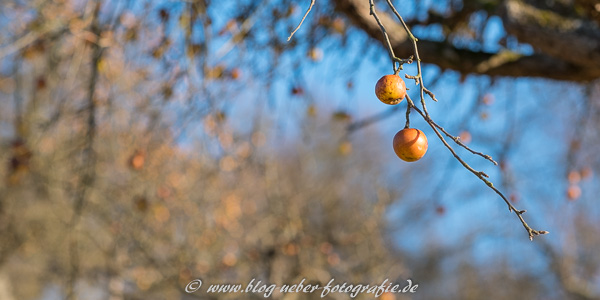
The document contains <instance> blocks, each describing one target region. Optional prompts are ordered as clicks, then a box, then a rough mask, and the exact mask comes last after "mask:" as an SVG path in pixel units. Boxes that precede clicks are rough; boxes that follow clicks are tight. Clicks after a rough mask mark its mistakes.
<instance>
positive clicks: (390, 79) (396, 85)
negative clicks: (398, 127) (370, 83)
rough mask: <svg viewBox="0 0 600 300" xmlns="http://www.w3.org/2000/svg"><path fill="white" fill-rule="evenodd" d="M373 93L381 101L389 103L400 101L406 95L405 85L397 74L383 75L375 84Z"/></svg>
mask: <svg viewBox="0 0 600 300" xmlns="http://www.w3.org/2000/svg"><path fill="white" fill-rule="evenodd" d="M375 95H377V98H379V100H381V102H383V103H385V104H389V105H395V104H398V103H400V101H402V99H404V97H405V96H406V85H405V84H404V80H402V78H400V76H398V75H385V76H383V77H381V78H380V79H379V80H378V81H377V84H376V85H375Z"/></svg>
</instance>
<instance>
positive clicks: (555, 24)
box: [502, 0, 600, 69]
mask: <svg viewBox="0 0 600 300" xmlns="http://www.w3.org/2000/svg"><path fill="white" fill-rule="evenodd" d="M502 20H503V23H504V28H505V29H506V31H507V32H508V33H509V34H511V35H513V36H515V37H516V38H517V39H519V41H521V42H523V43H527V44H529V45H531V46H533V47H534V48H535V49H536V50H538V51H539V52H541V53H545V54H547V55H550V56H552V57H554V58H555V59H557V60H564V61H567V62H571V63H574V64H577V65H579V66H587V67H589V68H594V69H600V31H599V30H598V26H597V25H596V24H595V23H594V22H592V21H587V20H585V19H580V18H578V19H574V18H568V17H563V16H561V15H559V14H557V13H555V12H553V11H550V10H545V9H538V8H536V7H534V6H532V5H529V4H526V3H524V2H521V1H515V0H511V1H506V2H505V5H504V7H503V9H502Z"/></svg>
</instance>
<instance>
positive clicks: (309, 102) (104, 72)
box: [0, 0, 600, 300]
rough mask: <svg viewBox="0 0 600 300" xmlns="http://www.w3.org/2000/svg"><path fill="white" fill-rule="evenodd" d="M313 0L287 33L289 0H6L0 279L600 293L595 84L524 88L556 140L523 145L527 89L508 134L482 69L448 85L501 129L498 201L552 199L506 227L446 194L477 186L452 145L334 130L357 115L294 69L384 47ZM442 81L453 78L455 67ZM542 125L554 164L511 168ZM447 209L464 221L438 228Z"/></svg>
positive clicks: (0, 88) (479, 138) (176, 293)
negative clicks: (533, 227) (409, 158)
mask: <svg viewBox="0 0 600 300" xmlns="http://www.w3.org/2000/svg"><path fill="white" fill-rule="evenodd" d="M318 2H319V3H318V5H316V6H315V8H314V10H313V12H312V13H311V16H310V18H308V19H307V21H306V23H305V25H304V26H305V27H303V28H302V29H301V30H300V31H299V32H298V34H297V35H296V36H295V37H294V39H293V40H292V42H290V43H286V42H285V40H286V38H287V36H288V35H289V32H290V31H291V30H292V29H293V28H294V27H295V25H296V24H297V21H298V19H299V17H300V15H301V14H302V10H303V9H304V8H303V7H299V6H298V5H299V4H298V3H296V2H293V1H288V0H280V1H243V0H240V1H220V2H219V1H189V2H183V1H182V2H178V1H79V0H53V1H14V2H10V3H3V5H2V6H1V7H0V26H1V27H2V29H3V30H2V31H0V45H2V47H1V48H0V147H1V148H0V161H1V162H2V163H3V165H1V166H0V178H1V179H2V180H1V181H0V232H1V234H0V298H1V299H7V300H10V299H40V298H41V299H46V298H44V297H51V295H52V293H55V294H57V295H59V296H58V297H59V298H67V299H107V298H108V299H188V298H190V297H193V296H194V295H188V294H186V293H185V291H184V287H185V285H186V284H187V283H188V282H189V281H190V280H192V279H195V278H202V279H203V280H204V281H205V282H206V284H209V283H247V282H249V281H250V280H251V279H252V278H258V279H260V280H262V281H264V282H269V283H275V284H279V285H281V284H286V283H294V282H299V281H300V280H301V279H302V278H306V279H307V280H309V281H311V282H317V283H320V284H321V285H323V284H326V283H327V282H328V281H329V280H330V279H332V278H335V279H336V281H340V282H342V281H347V282H352V283H376V282H381V281H383V279H386V278H387V279H390V280H393V281H396V282H403V281H404V280H405V279H406V278H412V279H413V281H415V282H417V283H419V285H420V288H419V290H418V292H417V294H414V295H397V296H396V298H397V299H402V297H414V298H420V299H432V298H448V299H481V298H484V297H485V298H489V299H507V298H517V297H519V298H528V299H529V298H541V297H545V298H548V299H564V298H573V299H593V298H594V297H597V296H598V294H599V293H600V291H599V290H598V288H597V284H598V278H599V277H598V276H599V274H600V273H599V272H600V270H599V267H600V261H599V257H598V256H597V251H598V250H599V244H600V241H599V240H598V236H600V235H599V234H598V233H599V232H600V228H599V227H598V220H599V219H600V218H599V215H598V211H597V203H595V202H593V201H595V200H596V199H595V198H594V197H593V191H597V187H598V184H597V183H598V179H597V176H595V175H594V172H597V170H598V164H599V162H598V156H597V154H596V153H595V151H594V150H593V149H597V145H599V144H600V141H599V140H598V137H597V135H595V128H597V126H598V122H599V120H600V118H599V116H600V114H599V113H598V112H599V111H600V110H599V107H600V105H599V103H600V102H598V95H599V94H600V92H599V91H598V87H597V85H595V86H594V85H589V86H587V90H586V93H583V95H582V98H585V101H584V102H581V101H576V100H579V99H576V100H572V101H571V102H568V103H567V102H566V101H565V102H564V103H567V104H564V105H566V106H567V107H568V108H569V109H565V108H564V107H562V106H560V105H561V103H563V102H559V101H558V100H556V103H558V104H557V105H548V108H539V109H540V110H542V109H547V110H544V112H546V113H547V112H548V110H549V111H551V112H552V113H555V114H556V120H558V121H560V122H557V123H560V124H566V125H561V126H562V127H560V129H561V130H563V131H564V132H560V133H556V131H554V130H553V128H552V127H550V125H545V124H546V123H540V122H539V121H538V123H535V124H536V125H535V127H534V126H531V128H528V129H527V130H530V131H529V132H533V133H535V134H537V135H538V136H543V135H544V132H546V131H550V133H549V135H550V136H551V137H552V138H554V139H552V140H551V139H546V140H543V141H542V142H539V141H538V142H537V144H536V143H534V144H531V143H522V142H521V139H525V138H523V137H522V136H519V135H518V134H517V133H519V132H524V131H525V130H524V128H527V126H528V125H529V124H534V122H536V120H535V119H534V118H532V117H531V112H532V111H533V110H532V109H525V111H526V114H519V115H518V119H517V118H516V117H515V119H514V120H512V119H511V120H512V122H511V123H510V124H512V125H511V127H508V128H505V127H503V126H500V127H502V128H501V132H503V133H505V135H506V136H507V137H506V138H505V139H504V138H502V139H499V138H498V135H494V134H493V133H490V132H481V131H482V130H479V129H482V128H484V129H488V128H491V127H493V128H496V129H497V127H498V126H495V127H494V126H493V125H481V124H483V123H485V122H490V123H491V122H493V121H494V120H497V119H494V118H493V117H494V116H497V115H504V114H506V115H510V116H512V114H513V112H514V110H513V109H514V107H513V106H511V105H510V104H511V102H513V101H514V100H515V99H514V97H515V96H514V95H508V96H507V95H504V97H503V98H502V99H496V102H497V104H498V102H499V103H508V105H506V106H507V108H506V109H502V108H498V106H494V107H492V105H493V104H494V98H493V97H492V96H491V94H490V93H489V92H486V90H487V89H492V88H493V83H492V82H491V80H488V78H484V79H482V80H481V81H479V80H476V81H475V83H473V82H469V81H467V82H466V83H465V84H464V86H466V87H468V88H471V89H477V88H478V85H481V86H483V88H481V89H480V92H479V94H478V95H476V96H475V97H473V98H474V99H475V101H474V103H475V104H474V106H473V108H472V110H470V111H468V113H467V116H468V117H469V118H468V119H467V118H465V121H464V122H463V121H462V119H461V120H460V122H462V123H461V124H459V122H457V121H456V120H458V119H459V118H453V119H450V118H449V119H447V121H448V122H446V123H444V124H448V123H452V124H453V126H452V127H453V128H457V129H460V130H461V131H456V132H457V133H458V132H462V133H461V134H460V135H461V137H462V138H463V140H467V137H468V139H469V140H470V142H471V143H477V142H478V143H480V144H485V145H488V146H489V145H491V146H489V147H490V148H493V149H495V150H494V153H495V154H499V155H495V157H498V156H499V157H498V158H500V159H499V161H501V162H502V168H501V169H500V171H499V174H498V177H500V178H502V181H503V182H502V185H503V186H504V187H505V188H507V189H508V190H510V191H511V192H512V193H513V197H511V199H513V200H514V201H523V202H525V201H531V202H527V203H533V204H529V205H530V206H532V207H531V210H534V208H535V210H537V211H538V212H537V214H538V217H537V218H536V219H535V220H536V221H538V222H551V221H544V220H553V218H557V223H554V224H553V227H554V228H553V229H550V231H551V232H552V234H553V236H551V237H550V238H548V239H547V240H546V241H545V240H541V241H536V244H526V246H522V245H520V244H516V242H513V241H515V240H517V239H522V237H521V235H520V233H521V232H518V233H516V232H517V231H519V230H520V228H516V227H517V226H514V227H512V225H515V224H513V222H512V221H514V220H512V219H511V220H509V221H510V222H509V221H506V222H502V221H501V220H503V219H501V218H500V217H498V218H494V219H492V220H490V218H489V215H488V214H487V211H486V213H484V212H483V211H484V210H479V211H477V210H475V211H474V210H467V209H465V208H464V205H466V204H464V203H461V202H459V201H456V197H453V195H452V192H451V191H459V190H460V191H464V190H470V191H471V192H470V194H466V195H464V194H463V195H460V197H458V198H461V199H462V198H471V199H476V200H478V201H479V200H482V198H481V197H479V196H478V195H474V194H473V193H479V190H476V189H474V188H472V187H471V186H470V183H469V182H470V181H468V180H463V178H462V177H460V176H454V175H453V170H454V169H455V168H453V167H454V166H453V165H450V167H448V168H444V166H445V165H444V159H445V158H447V157H446V155H447V153H446V152H443V151H441V150H440V151H438V152H435V148H434V149H432V150H431V152H430V153H429V155H430V156H432V157H433V159H432V160H431V161H429V162H422V163H421V164H419V165H410V166H409V167H400V166H401V165H400V164H392V163H391V162H390V159H392V157H391V156H389V155H387V154H386V153H387V152H386V151H384V150H382V149H387V150H389V149H388V148H389V147H388V146H390V145H389V144H390V142H389V141H386V140H384V139H383V135H384V134H383V133H381V132H380V131H379V129H380V128H376V127H367V128H363V129H361V130H360V131H358V132H356V133H354V134H353V135H349V133H348V131H347V128H348V126H349V125H350V124H352V122H354V121H355V119H357V118H361V119H362V118H364V117H366V115H365V114H364V113H361V112H357V111H356V110H353V109H352V108H347V107H344V106H343V105H341V108H340V107H334V106H335V103H334V101H331V99H329V98H328V97H334V96H332V95H318V94H319V93H318V91H315V90H314V89H312V87H311V86H310V84H309V82H308V81H307V79H306V78H305V77H304V73H303V72H302V71H303V70H304V68H305V67H306V66H313V65H316V64H318V63H319V62H324V61H326V60H328V58H329V57H331V56H337V55H342V56H343V58H342V59H343V61H344V64H338V65H336V68H335V70H333V71H332V70H327V72H333V73H334V74H338V77H337V78H335V80H331V82H329V81H327V80H321V78H319V79H318V80H319V81H324V82H326V84H331V86H335V85H336V84H337V85H340V82H341V85H343V86H344V87H345V90H348V91H353V89H357V87H356V86H355V84H354V82H355V81H356V80H360V79H361V77H359V75H360V68H357V66H360V65H361V63H362V62H363V61H364V60H369V62H376V63H380V62H383V61H384V60H381V59H380V58H385V59H387V57H385V54H384V52H385V51H384V50H383V49H382V48H380V47H379V45H378V44H375V43H370V42H368V41H369V40H368V37H367V36H365V34H364V32H362V31H361V29H359V28H357V27H354V26H353V25H352V23H351V22H350V21H349V20H348V17H347V16H346V15H344V14H343V13H341V12H339V11H337V10H335V4H336V2H335V1H328V2H326V1H318ZM451 2H455V1H451ZM452 5H454V4H452ZM417 8H419V7H417ZM421 9H422V10H423V11H427V9H425V8H423V7H421ZM413 17H414V18H413V21H414V20H418V19H419V16H418V14H413ZM444 30H451V32H452V33H447V32H445V33H444V34H445V35H449V36H450V37H455V36H459V35H460V34H459V33H461V32H469V31H468V30H467V28H465V27H464V26H457V27H456V28H444ZM477 37H478V35H475V38H477ZM458 41H459V40H458ZM373 53H374V54H373ZM371 54H372V55H371ZM438 73H439V76H446V75H445V74H444V73H442V72H438ZM329 75H330V73H326V75H324V78H325V79H327V78H329V77H326V76H329ZM445 79H446V80H447V81H448V82H449V83H450V85H452V86H455V87H458V89H460V88H461V87H462V86H461V85H460V84H459V80H464V79H465V78H464V77H463V78H458V77H456V76H453V75H452V74H450V75H449V76H447V77H445ZM481 82H483V83H481ZM359 84H360V82H359ZM357 85H358V84H357ZM508 85H509V86H513V83H512V82H509V84H508ZM550 85H552V83H549V82H542V83H541V85H540V86H541V89H546V88H548V86H550ZM566 89H568V91H571V92H573V91H574V92H573V93H574V94H575V93H578V92H580V90H581V88H580V87H579V86H575V85H570V86H567V87H566ZM450 90H451V89H448V91H450ZM370 93H371V91H369V94H370ZM442 94H443V93H442ZM439 95H440V94H439V93H438V96H439ZM335 97H342V96H339V95H338V94H335ZM440 98H442V97H440ZM444 98H447V99H452V97H451V95H450V92H448V93H447V94H446V95H445V97H444ZM573 98H576V97H573ZM537 100H538V99H533V100H532V101H537ZM518 101H520V100H518ZM528 103H530V102H528ZM553 103H554V102H553ZM536 105H539V104H537V103H536ZM515 110H516V109H515ZM453 112H456V111H453ZM484 115H485V116H486V117H485V118H484ZM515 115H516V113H515ZM448 116H449V117H452V116H453V114H448ZM479 116H480V118H478V117H479ZM488 119H489V120H488ZM507 119H510V118H508V117H507ZM469 120H471V121H473V120H474V121H473V122H471V121H469ZM486 120H487V121H486ZM402 123H403V122H402ZM473 123H474V124H475V125H472V126H471V129H470V131H469V129H468V127H469V126H468V125H470V124H473ZM540 124H542V125H540ZM486 126H489V127H486ZM590 128H591V129H590ZM393 129H395V128H393ZM563 133H564V134H563ZM559 134H563V135H562V136H560V137H559V138H556V136H557V135H559ZM503 137H504V135H503ZM550 141H551V142H552V143H554V144H551V145H552V146H553V147H547V148H552V149H559V150H561V151H563V152H561V153H560V156H554V157H552V159H554V160H553V161H551V162H550V163H551V164H554V165H556V166H558V167H555V169H553V170H552V171H553V172H554V171H556V169H558V171H557V172H556V173H552V174H550V175H548V179H547V181H544V180H546V179H544V180H537V181H535V182H533V183H531V182H530V181H527V177H528V176H530V174H529V173H527V171H528V168H529V166H530V165H529V164H528V163H529V162H528V159H529V157H530V156H529V155H530V154H531V153H534V155H535V153H537V152H535V151H531V150H530V149H529V148H528V147H531V146H532V145H533V147H535V146H536V145H537V147H539V145H540V144H541V143H542V144H543V143H549V142H550ZM554 146H556V147H554ZM542 150H544V149H542ZM536 151H537V150H536ZM540 151H541V150H540ZM442 153H443V154H442ZM511 153H516V154H517V155H512V154H511ZM537 156H538V158H539V155H537ZM523 161H525V163H523ZM532 161H534V160H533V159H532ZM393 162H394V163H395V162H396V161H395V160H394V161H393ZM543 164H544V165H546V164H548V162H547V160H544V161H543ZM536 166H537V165H536ZM390 168H393V169H394V170H390ZM396 169H398V170H396ZM537 171H539V170H537ZM546 171H547V170H545V169H541V171H540V172H546ZM440 174H441V177H442V179H441V180H438V179H437V177H439V176H438V175H440ZM436 176H437V177H436ZM448 178H450V179H448ZM453 178H454V179H455V180H454V181H452V180H453ZM425 180H427V181H426V182H425ZM451 182H455V183H456V182H460V183H459V184H451ZM520 182H526V183H531V185H528V184H521V183H520ZM556 186H560V187H561V191H560V193H561V195H564V197H562V196H559V197H556V195H554V197H555V198H559V200H556V201H552V202H549V203H548V202H547V201H545V198H544V197H546V196H547V195H546V194H545V192H540V191H541V190H545V189H550V188H555V187H556ZM563 187H564V189H563ZM586 188H588V190H586ZM473 191H475V192H473ZM538 194H539V195H540V196H539V197H538V196H537V195H538ZM446 195H449V196H446ZM486 197H487V198H486ZM448 198H450V199H452V201H448ZM489 198H491V196H489V197H488V196H485V197H484V198H483V200H484V201H485V200H490V201H492V200H491V199H489ZM521 199H523V200H521ZM525 199H528V200H525ZM493 200H495V199H493ZM569 200H571V201H569ZM488 202H489V201H488ZM469 203H472V202H469ZM579 203H581V206H577V207H576V208H574V207H572V206H574V205H575V204H579ZM569 205H570V206H569ZM565 207H566V208H565ZM497 208H498V207H494V209H497ZM470 214H475V215H477V216H480V215H481V217H482V218H483V219H484V221H488V223H482V222H483V221H480V220H479V221H478V220H476V219H470V217H469V215H470ZM457 216H458V217H457ZM494 216H496V215H494ZM499 216H501V217H502V218H510V217H511V216H509V215H508V214H500V215H499ZM557 216H559V217H557ZM451 217H452V219H450V218H451ZM444 218H446V219H444ZM473 218H475V217H473ZM439 220H446V221H444V222H442V223H440V222H441V221H439ZM497 220H500V221H498V223H494V224H492V225H490V224H489V222H496V221H497ZM471 222H473V223H471ZM451 223H459V224H466V225H464V226H462V227H460V226H459V227H458V228H466V232H467V233H466V234H463V235H459V236H458V237H459V239H458V240H457V241H455V243H452V244H450V245H447V244H445V243H444V242H443V240H444V237H446V236H450V234H449V231H452V230H453V229H454V227H452V226H449V225H448V224H451ZM440 224H442V225H440ZM471 224H477V226H475V225H471ZM481 224H484V225H481ZM440 226H442V227H443V228H438V227H440ZM478 226H482V227H478ZM486 226H489V227H486ZM503 227H506V228H510V229H511V230H512V229H513V228H514V232H515V233H514V234H513V231H500V232H499V231H498V230H497V229H498V228H503ZM488 239H490V240H493V241H494V242H492V246H489V244H486V243H487V240H488ZM486 245H487V246H486ZM509 246H510V247H509ZM504 247H506V248H504ZM479 248H483V249H479ZM498 248H501V250H503V251H499V252H496V251H498ZM494 249H496V250H494ZM490 253H491V254H490ZM496 254H497V255H496ZM481 257H484V259H483V262H481V261H480V260H481ZM529 257H535V259H529ZM530 263H531V264H530ZM521 264H523V265H525V267H523V268H526V269H525V270H524V269H523V268H520V265H521ZM195 296H197V297H199V298H202V299H206V298H208V297H209V295H206V294H202V293H200V292H198V293H197V294H195ZM212 296H214V297H215V298H219V299H235V298H237V297H236V295H227V294H221V295H212ZM254 296H255V297H256V298H260V297H261V296H260V295H254ZM304 296H306V297H314V298H318V294H314V295H303V296H302V297H304ZM302 297H301V298H302ZM360 297H363V298H369V296H368V295H362V296H360ZM386 297H387V298H386V299H390V298H392V296H391V295H387V296H386ZM274 298H276V299H292V298H293V297H292V295H280V294H276V295H274ZM302 299H304V298H302Z"/></svg>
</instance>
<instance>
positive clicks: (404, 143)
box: [394, 128, 428, 162]
mask: <svg viewBox="0 0 600 300" xmlns="http://www.w3.org/2000/svg"><path fill="white" fill-rule="evenodd" d="M427 146H428V144H427V137H426V136H425V134H424V133H423V131H421V130H419V129H415V128H405V129H402V130H400V131H398V133H396V135H395V136H394V152H396V155H398V157H400V159H402V160H404V161H408V162H412V161H417V160H419V159H421V158H422V157H423V155H425V152H427Z"/></svg>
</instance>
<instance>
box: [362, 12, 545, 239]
mask: <svg viewBox="0 0 600 300" xmlns="http://www.w3.org/2000/svg"><path fill="white" fill-rule="evenodd" d="M386 1H387V3H388V5H389V7H390V8H391V10H392V11H393V12H394V14H395V15H396V17H397V18H398V20H399V21H400V23H402V26H403V27H404V30H405V31H406V33H407V34H408V36H409V38H410V40H411V42H412V44H413V49H414V55H415V58H416V61H417V75H415V76H411V75H408V74H407V75H406V78H408V79H413V80H415V83H416V84H418V85H419V98H420V100H421V106H422V107H423V110H422V111H421V109H419V108H418V107H416V106H415V104H414V102H413V101H412V99H411V98H410V97H409V96H408V95H406V99H407V102H408V106H407V109H406V125H405V128H408V126H409V125H410V119H409V116H410V110H411V109H414V110H415V111H417V112H418V113H419V114H420V115H421V117H423V119H424V120H425V121H426V122H427V124H429V126H430V127H431V129H433V131H434V132H435V134H436V135H437V137H438V138H439V139H440V141H442V143H443V144H444V146H446V148H448V150H449V151H450V153H452V155H453V156H454V158H456V160H458V161H459V162H460V163H461V164H462V165H463V167H464V168H465V169H467V170H468V171H469V172H471V173H473V174H474V175H475V176H477V178H479V179H480V180H481V181H483V182H484V183H485V184H486V185H487V186H488V187H489V188H490V189H492V190H493V191H494V192H495V193H496V194H498V195H499V196H500V197H501V198H502V200H504V202H505V203H506V205H508V210H509V211H510V212H514V213H515V214H516V215H517V217H518V218H519V221H520V222H521V224H522V225H523V227H524V228H525V230H527V234H528V235H529V239H530V240H533V237H534V236H537V235H542V234H547V233H548V231H545V230H534V229H532V228H531V227H530V226H529V224H527V222H525V219H523V214H524V213H525V210H518V209H516V208H515V207H514V206H513V205H512V204H511V203H510V201H509V200H508V199H507V198H506V196H504V194H503V193H502V192H500V190H498V189H497V188H496V187H495V186H494V184H493V183H492V182H491V181H489V180H488V179H487V178H489V176H488V175H487V174H486V173H484V172H482V171H477V170H475V169H473V168H472V167H471V166H470V165H469V164H467V163H466V162H465V161H464V160H463V159H462V158H461V157H460V156H458V154H456V152H455V151H454V149H453V148H452V147H451V146H450V144H448V142H447V141H446V140H445V138H444V136H443V135H442V133H444V134H445V135H446V136H447V137H449V138H451V139H452V140H453V141H454V142H455V143H456V144H458V145H459V146H461V147H463V148H465V149H467V150H468V151H470V152H471V153H473V154H476V155H479V156H481V157H483V158H485V159H487V160H489V161H491V162H493V163H494V164H495V165H497V163H496V161H494V160H493V159H492V158H491V157H490V156H489V155H485V154H483V153H480V152H477V151H474V150H472V149H471V148H469V147H467V146H466V145H465V144H463V143H462V142H461V141H460V139H459V138H458V137H455V136H453V135H451V134H449V133H448V132H447V131H446V130H445V129H444V128H443V127H441V126H440V125H438V124H437V123H435V122H434V121H433V120H432V119H431V117H430V116H429V112H428V111H427V105H426V103H425V94H427V95H428V96H429V97H430V98H431V99H432V100H433V101H436V102H437V99H436V97H435V95H434V94H433V92H431V91H430V90H428V89H427V88H425V84H424V82H423V75H422V74H423V73H422V70H421V58H420V57H419V50H418V47H417V41H418V39H417V38H416V37H415V36H414V35H413V34H412V32H411V31H410V29H409V28H408V25H406V22H405V21H404V19H403V18H402V16H401V15H400V14H399V13H398V11H397V10H396V8H395V7H394V5H393V4H392V1H391V0H386ZM369 4H370V6H371V15H373V17H374V18H375V20H376V21H377V23H378V24H379V27H380V28H381V31H382V32H383V35H384V37H385V39H386V42H387V46H388V53H389V54H390V57H391V58H392V62H393V63H394V73H395V74H397V73H398V69H396V62H397V61H398V60H397V59H396V57H395V56H394V50H393V49H392V46H391V43H390V41H389V37H388V34H387V31H386V29H385V27H384V26H383V24H382V23H381V21H380V20H379V17H378V16H377V14H376V13H375V8H374V7H375V5H374V3H373V0H369ZM410 60H412V57H411V58H410ZM402 61H403V60H400V63H401V65H400V68H401V67H402ZM440 131H441V132H442V133H440Z"/></svg>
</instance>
